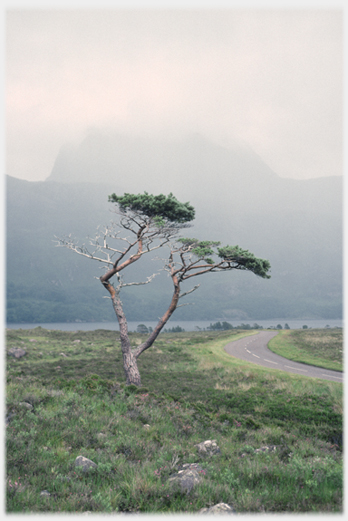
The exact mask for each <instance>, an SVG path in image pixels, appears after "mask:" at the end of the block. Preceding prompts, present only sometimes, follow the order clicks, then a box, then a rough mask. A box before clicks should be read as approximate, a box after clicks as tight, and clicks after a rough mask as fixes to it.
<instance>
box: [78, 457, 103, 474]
mask: <svg viewBox="0 0 348 521" xmlns="http://www.w3.org/2000/svg"><path fill="white" fill-rule="evenodd" d="M97 466H98V465H97V464H96V463H94V461H92V460H90V459H88V458H85V457H84V456H77V458H76V460H75V467H82V470H83V472H86V471H87V470H88V469H90V468H95V467H97Z"/></svg>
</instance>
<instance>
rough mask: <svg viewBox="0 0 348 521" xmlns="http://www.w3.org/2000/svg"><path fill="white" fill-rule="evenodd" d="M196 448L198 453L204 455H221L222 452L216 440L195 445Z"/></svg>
mask: <svg viewBox="0 0 348 521" xmlns="http://www.w3.org/2000/svg"><path fill="white" fill-rule="evenodd" d="M195 447H197V449H198V452H200V453H203V454H219V453H220V452H221V451H220V448H219V447H218V445H217V443H216V440H206V441H202V442H201V443H198V444H197V445H195Z"/></svg>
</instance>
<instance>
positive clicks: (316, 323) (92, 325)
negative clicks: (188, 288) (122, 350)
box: [6, 318, 343, 331]
mask: <svg viewBox="0 0 348 521" xmlns="http://www.w3.org/2000/svg"><path fill="white" fill-rule="evenodd" d="M219 320H220V322H222V320H221V319H214V320H209V321H208V320H204V321H200V320H193V321H188V320H187V321H186V320H178V321H176V320H170V321H169V322H167V324H166V326H165V328H167V329H169V328H172V327H176V326H180V327H182V328H183V329H185V331H199V330H200V329H201V330H204V329H206V328H207V327H209V325H210V324H214V323H215V322H218V321H219ZM227 322H229V323H230V324H232V325H233V327H236V326H239V325H241V324H242V323H244V324H250V326H253V324H258V325H259V326H262V327H263V328H265V329H267V328H268V327H277V325H278V324H280V325H281V326H282V327H283V328H284V326H285V324H288V326H289V327H290V329H302V326H304V325H306V326H308V328H313V329H314V328H325V327H326V326H330V327H331V328H333V327H343V320H342V319H330V318H328V319H325V320H315V319H311V320H307V319H291V318H290V319H286V318H273V319H269V320H238V321H229V320H227ZM139 324H145V326H147V327H152V328H154V327H155V326H156V324H157V322H155V321H154V322H151V321H150V322H148V321H143V322H141V321H139V322H128V329H129V331H136V328H137V326H138V325H139ZM38 326H40V327H43V328H44V329H58V330H61V331H94V330H96V329H108V330H111V331H118V330H119V327H118V323H117V322H116V321H115V322H72V323H68V322H52V323H48V324H44V323H38V324H26V323H23V324H6V327H7V328H9V329H34V328H35V327H38Z"/></svg>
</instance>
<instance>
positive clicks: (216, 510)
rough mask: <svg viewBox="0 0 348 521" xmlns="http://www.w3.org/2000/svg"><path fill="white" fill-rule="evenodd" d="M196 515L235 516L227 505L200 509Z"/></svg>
mask: <svg viewBox="0 0 348 521" xmlns="http://www.w3.org/2000/svg"><path fill="white" fill-rule="evenodd" d="M198 514H236V511H235V509H234V508H233V507H231V506H230V505H227V503H218V504H217V505H214V506H212V507H210V508H201V510H199V511H198Z"/></svg>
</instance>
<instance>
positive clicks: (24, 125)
mask: <svg viewBox="0 0 348 521" xmlns="http://www.w3.org/2000/svg"><path fill="white" fill-rule="evenodd" d="M6 31H7V32H6V119H7V128H6V138H7V139H6V147H7V151H6V158H7V159H6V173H7V174H8V175H10V176H13V177H17V178H20V179H26V180H32V181H39V180H45V179H47V178H48V177H49V176H50V174H51V171H52V168H53V166H54V163H55V160H56V157H57V155H58V153H59V151H60V149H61V147H62V146H63V145H65V144H67V143H71V144H73V145H77V144H79V143H81V142H83V140H84V139H85V138H86V136H87V135H88V134H89V133H90V131H91V130H92V129H94V130H101V129H102V130H105V129H106V130H108V131H116V132H119V133H125V134H127V135H129V136H131V137H139V136H140V137H141V136H146V137H151V138H156V139H157V138H159V137H161V138H166V139H167V140H171V139H180V138H182V137H183V136H186V135H188V134H190V133H194V132H197V133H199V134H201V135H203V136H204V137H205V138H207V139H209V140H212V141H214V142H215V143H216V144H218V145H222V146H225V147H227V148H229V147H233V143H234V142H235V141H236V140H238V141H239V142H244V143H246V144H247V145H248V146H250V147H251V148H252V149H253V150H254V151H255V152H256V153H257V154H258V155H260V157H261V158H262V159H263V160H264V161H265V162H266V163H267V164H268V165H269V167H270V168H272V169H273V170H274V171H275V172H276V173H277V174H278V175H279V176H281V177H289V178H293V179H308V178H315V177H326V176H332V175H333V176H337V175H341V174H342V12H341V11H340V10H335V9H301V10H298V9H264V8H263V9H245V10H243V9H233V8H232V9H228V8H227V9H186V10H184V9H117V8H115V9H109V10H103V9H77V10H69V9H54V10H45V9H41V10H36V9H31V10H22V9H16V10H11V9H10V10H8V11H7V19H6Z"/></svg>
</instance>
